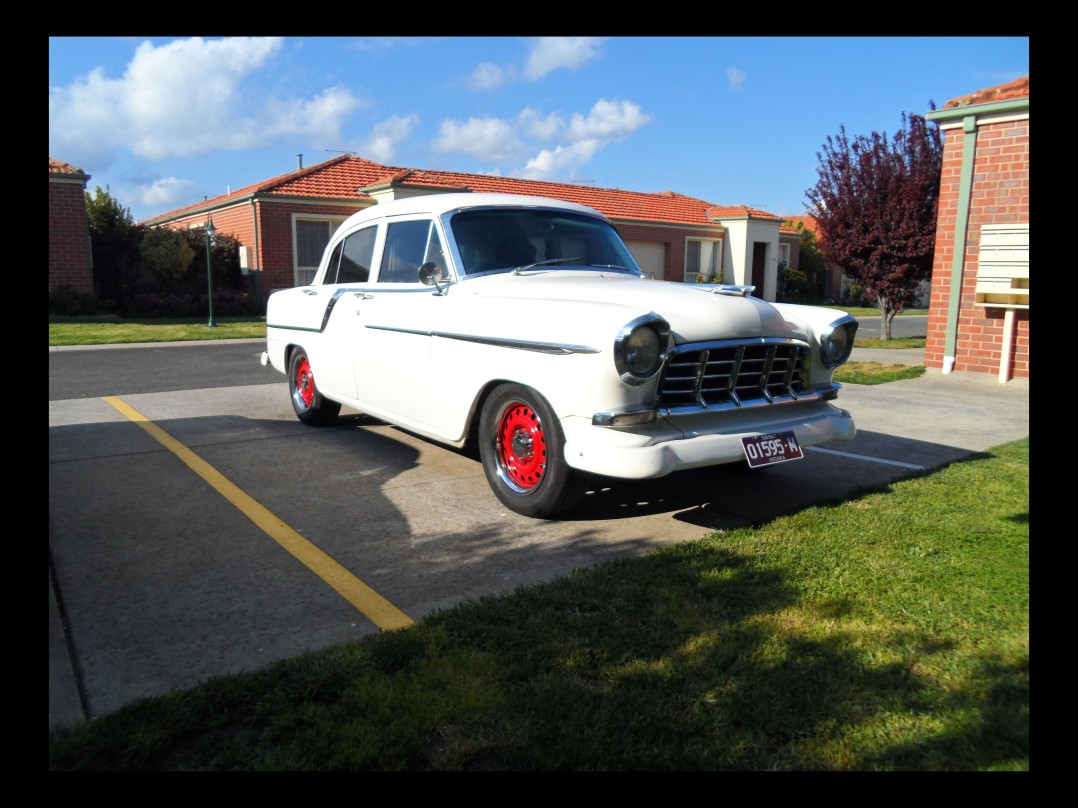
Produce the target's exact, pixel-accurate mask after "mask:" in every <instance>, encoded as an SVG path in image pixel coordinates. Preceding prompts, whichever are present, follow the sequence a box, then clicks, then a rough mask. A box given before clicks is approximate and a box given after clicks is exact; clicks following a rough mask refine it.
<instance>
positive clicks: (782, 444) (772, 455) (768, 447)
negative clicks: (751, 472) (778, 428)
mask: <svg viewBox="0 0 1078 808" xmlns="http://www.w3.org/2000/svg"><path fill="white" fill-rule="evenodd" d="M741 447H742V448H743V449H744V450H745V459H746V460H748V461H749V466H750V467H751V468H756V467H758V466H770V465H771V464H772V463H784V462H785V461H787V460H800V459H801V458H802V457H804V454H802V452H801V446H800V445H799V444H798V442H797V436H796V435H794V433H793V432H768V433H767V434H764V435H753V436H752V437H751V438H742V439H741Z"/></svg>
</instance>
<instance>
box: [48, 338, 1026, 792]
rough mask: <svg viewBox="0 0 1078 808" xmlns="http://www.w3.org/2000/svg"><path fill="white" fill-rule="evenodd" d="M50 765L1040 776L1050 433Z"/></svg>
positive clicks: (429, 633) (884, 371) (137, 722)
mask: <svg viewBox="0 0 1078 808" xmlns="http://www.w3.org/2000/svg"><path fill="white" fill-rule="evenodd" d="M53 325H54V324H53V323H50V345H52V344H53V342H52V340H53V339H54V332H53ZM57 325H59V324H57ZM88 325H89V324H88ZM101 325H105V324H101ZM114 325H117V326H125V327H127V326H129V327H130V330H129V331H127V332H126V336H127V337H129V338H130V341H132V342H149V341H154V340H153V339H148V338H147V334H146V331H145V330H139V329H140V328H141V329H145V328H147V327H150V326H148V325H147V324H114ZM234 325H236V327H237V328H236V330H237V331H239V330H240V324H239V323H236V324H234ZM246 325H247V326H249V327H250V328H252V329H254V330H256V331H257V329H258V328H261V329H262V331H261V333H259V334H244V336H264V335H265V331H264V329H265V325H264V323H248V324H246ZM153 327H160V328H166V329H171V328H173V327H175V328H176V329H190V330H188V331H180V330H177V331H172V332H170V333H169V335H168V336H163V334H164V333H165V332H164V331H158V332H156V333H158V334H159V335H162V339H166V340H173V339H185V338H186V339H199V338H206V337H204V336H200V335H203V334H205V333H206V331H207V330H210V331H216V329H212V330H211V329H207V328H206V325H205V323H202V324H198V323H190V322H188V323H175V324H168V325H165V326H162V325H160V324H158V325H156V326H153ZM200 328H201V329H202V330H201V331H200V330H199V329H200ZM176 333H187V334H190V335H192V336H187V337H177V336H175V334H176ZM230 333H231V332H230ZM107 336H108V335H107V334H106V333H103V332H97V333H95V334H93V335H92V336H90V332H89V331H86V332H81V335H79V336H72V332H71V331H65V329H64V328H58V330H57V332H56V334H55V338H56V339H58V340H59V339H90V340H94V339H101V340H102V341H104V342H110V341H116V340H115V339H107V338H106V337H107ZM115 336H116V335H115V334H114V335H113V337H115ZM218 336H219V335H218V334H217V333H214V334H213V336H212V337H210V338H218ZM59 344H75V343H59ZM922 344H923V341H922ZM905 347H911V346H905ZM912 347H917V346H912ZM923 372H924V368H923V367H922V366H903V365H884V364H881V363H850V364H848V365H847V366H845V367H844V368H840V370H839V373H838V374H836V379H837V380H839V381H844V382H846V383H853V384H875V383H881V382H884V381H890V380H893V379H894V378H905V377H908V375H909V374H912V375H919V374H920V373H923ZM49 769H50V771H69V770H70V771H73V770H97V771H142V770H167V771H180V770H216V771H292V770H306V771H332V770H355V771H559V770H561V771H591V770H595V771H787V770H790V771H868V770H894V771H987V770H1019V771H1028V769H1029V440H1028V438H1027V439H1025V440H1022V441H1016V442H1014V443H1010V444H1006V445H1004V446H1000V447H996V448H994V449H992V450H989V451H988V452H985V453H983V454H981V455H978V456H975V457H973V458H971V459H969V460H967V461H964V462H958V463H953V464H951V465H949V466H947V467H945V468H943V469H940V470H937V471H935V472H934V473H931V474H921V475H914V476H911V477H910V478H908V479H906V480H903V481H900V482H896V483H893V484H891V485H889V486H887V487H886V488H883V489H880V490H869V491H865V492H863V494H862V495H861V496H859V497H857V498H855V499H852V500H849V501H846V502H843V503H840V504H837V505H822V506H817V507H813V508H809V509H806V510H804V511H802V512H799V513H796V514H793V515H790V516H785V517H781V518H779V519H775V520H774V521H771V522H768V523H766V524H762V525H758V526H754V527H751V528H745V529H740V530H732V531H723V532H718V533H714V534H712V535H710V536H708V537H706V538H704V539H701V540H699V541H690V542H681V543H679V544H676V545H674V546H672V547H668V548H665V549H661V550H656V551H653V552H651V553H648V554H647V555H645V556H643V557H641V558H638V559H634V560H626V561H619V562H615V563H611V564H607V565H602V566H598V567H595V568H591V569H586V570H579V571H577V572H576V573H574V574H573V575H571V576H568V577H566V578H562V579H559V580H555V581H552V582H549V583H546V584H541V585H536V586H531V587H522V588H520V589H518V590H517V591H515V592H513V593H510V594H508V595H505V596H502V597H486V598H481V599H479V600H478V601H475V602H470V603H465V604H462V605H460V606H457V607H454V608H451V609H446V610H443V611H438V612H435V613H433V614H431V615H429V616H428V617H426V618H424V619H421V620H419V621H418V622H417V623H416V624H415V625H414V626H412V627H410V628H407V629H401V630H398V631H392V632H387V633H382V634H378V635H374V636H371V637H368V638H367V639H365V640H363V641H360V642H356V643H351V644H347V645H342V646H336V647H333V648H329V649H327V650H325V651H322V652H319V653H310V654H305V655H303V656H300V657H298V658H296V659H291V660H287V661H283V662H280V663H277V664H275V665H272V666H270V667H268V668H266V669H264V670H261V671H254V672H249V673H245V674H241V675H235V676H227V677H219V678H214V679H211V680H209V681H208V682H206V683H204V684H203V685H201V686H198V687H195V688H191V689H189V690H184V691H175V692H172V693H168V694H165V695H162V696H160V697H156V698H150V699H144V700H140V701H137V702H134V703H132V704H130V705H128V706H127V707H124V708H123V709H121V710H118V711H117V712H115V713H112V714H109V715H106V716H103V717H100V718H97V719H95V720H93V721H91V722H81V723H78V724H76V725H74V726H72V727H69V728H66V729H63V730H60V731H57V732H54V733H50V737H49Z"/></svg>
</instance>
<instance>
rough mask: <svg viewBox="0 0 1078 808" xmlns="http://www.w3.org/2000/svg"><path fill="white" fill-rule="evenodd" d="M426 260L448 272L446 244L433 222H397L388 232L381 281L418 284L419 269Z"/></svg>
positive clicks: (380, 271)
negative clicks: (444, 249)
mask: <svg viewBox="0 0 1078 808" xmlns="http://www.w3.org/2000/svg"><path fill="white" fill-rule="evenodd" d="M425 261H434V262H435V264H436V265H437V266H439V267H441V268H442V269H443V271H444V270H445V259H444V257H443V254H442V242H441V239H440V238H439V237H438V231H437V230H436V229H435V228H434V222H432V221H430V220H429V219H423V220H417V221H411V222H394V223H393V224H391V225H390V226H389V230H388V231H387V233H386V246H385V250H383V252H382V264H381V266H380V267H379V268H378V280H379V282H380V283H417V282H418V281H419V267H420V266H421V265H422V264H423V263H424V262H425Z"/></svg>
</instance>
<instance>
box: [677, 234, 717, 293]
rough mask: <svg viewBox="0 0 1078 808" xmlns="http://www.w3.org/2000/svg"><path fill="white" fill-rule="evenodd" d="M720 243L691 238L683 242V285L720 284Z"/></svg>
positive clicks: (715, 240)
mask: <svg viewBox="0 0 1078 808" xmlns="http://www.w3.org/2000/svg"><path fill="white" fill-rule="evenodd" d="M721 257H722V242H721V241H719V240H717V239H695V238H691V239H688V240H686V242H685V283H722V261H721V260H720V259H721Z"/></svg>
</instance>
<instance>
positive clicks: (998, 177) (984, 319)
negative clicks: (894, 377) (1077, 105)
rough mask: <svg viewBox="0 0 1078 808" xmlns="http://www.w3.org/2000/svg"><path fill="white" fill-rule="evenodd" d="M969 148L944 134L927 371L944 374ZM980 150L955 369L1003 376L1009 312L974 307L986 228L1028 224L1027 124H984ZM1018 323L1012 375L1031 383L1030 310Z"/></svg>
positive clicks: (958, 134)
mask: <svg viewBox="0 0 1078 808" xmlns="http://www.w3.org/2000/svg"><path fill="white" fill-rule="evenodd" d="M963 141H964V134H963V132H962V129H961V128H955V129H949V130H946V131H945V132H944V150H943V172H942V175H941V183H940V205H939V214H938V218H937V225H936V252H935V257H934V259H933V264H932V294H931V300H930V302H929V313H928V331H927V335H926V336H927V339H926V343H925V366H926V367H930V368H942V367H943V358H944V352H945V348H946V329H947V315H948V307H949V305H950V298H951V272H952V263H953V261H954V251H955V239H954V228H955V223H956V221H957V217H958V212H959V180H960V175H961V170H962V148H963ZM976 146H977V148H976V153H975V157H974V166H973V173H974V180H973V188H972V195H971V198H970V209H969V221H968V223H967V227H966V234H965V236H966V247H965V254H964V257H963V269H962V289H961V292H960V294H961V298H960V304H959V313H958V330H957V339H956V342H955V365H954V370H955V371H965V372H970V373H987V374H998V373H999V370H1000V360H1001V357H1002V354H1003V347H1004V337H1005V332H1004V311H1003V310H1002V309H998V308H985V307H984V306H977V305H975V294H976V286H977V260H978V255H979V252H980V237H981V225H984V224H1009V223H1012V222H1028V221H1029V120H1028V119H1027V120H1023V121H1011V122H1002V123H987V124H982V125H980V126H978V127H977V144H976ZM1014 319H1015V329H1014V342H1013V348H1012V352H1013V355H1012V366H1011V368H1010V374H1009V375H1012V376H1013V377H1015V378H1027V379H1028V378H1029V310H1028V309H1025V310H1018V311H1016V312H1015V315H1014Z"/></svg>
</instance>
